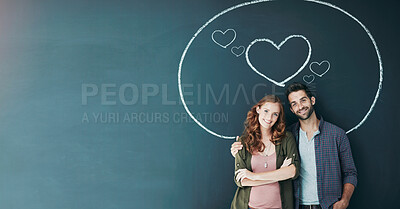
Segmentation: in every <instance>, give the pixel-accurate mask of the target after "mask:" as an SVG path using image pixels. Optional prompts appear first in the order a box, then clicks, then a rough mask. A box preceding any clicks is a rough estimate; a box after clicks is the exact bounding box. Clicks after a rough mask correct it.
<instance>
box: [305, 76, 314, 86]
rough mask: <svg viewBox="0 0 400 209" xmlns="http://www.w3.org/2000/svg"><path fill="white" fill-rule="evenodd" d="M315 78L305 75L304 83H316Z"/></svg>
mask: <svg viewBox="0 0 400 209" xmlns="http://www.w3.org/2000/svg"><path fill="white" fill-rule="evenodd" d="M314 79H315V76H314V75H305V76H303V81H304V82H306V83H307V84H310V83H312V82H313V81H314Z"/></svg>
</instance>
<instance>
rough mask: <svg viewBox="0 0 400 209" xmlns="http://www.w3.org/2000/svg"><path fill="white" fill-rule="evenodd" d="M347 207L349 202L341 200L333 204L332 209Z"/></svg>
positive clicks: (344, 208)
mask: <svg viewBox="0 0 400 209" xmlns="http://www.w3.org/2000/svg"><path fill="white" fill-rule="evenodd" d="M348 206H349V202H348V201H346V200H344V199H341V200H340V201H337V202H335V204H333V209H346V208H347V207H348Z"/></svg>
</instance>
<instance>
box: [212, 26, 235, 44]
mask: <svg viewBox="0 0 400 209" xmlns="http://www.w3.org/2000/svg"><path fill="white" fill-rule="evenodd" d="M226 37H228V38H226ZM229 37H231V39H230V40H229ZM211 39H212V40H213V41H214V43H216V44H217V45H218V46H220V47H222V48H224V49H226V47H228V46H229V45H231V43H233V42H234V41H235V39H236V31H235V30H234V29H231V28H230V29H227V30H226V31H225V32H222V31H221V30H215V31H214V32H213V33H212V34H211ZM215 39H218V40H219V42H218V41H216V40H215ZM223 39H228V43H220V42H223ZM225 42H227V40H225Z"/></svg>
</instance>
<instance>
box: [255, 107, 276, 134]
mask: <svg viewBox="0 0 400 209" xmlns="http://www.w3.org/2000/svg"><path fill="white" fill-rule="evenodd" d="M256 111H257V113H258V122H259V123H260V125H261V126H262V127H264V128H266V129H271V128H272V126H274V124H275V123H276V121H277V120H278V118H279V114H280V113H281V111H280V108H279V103H272V102H266V103H264V105H262V106H261V107H257V109H256Z"/></svg>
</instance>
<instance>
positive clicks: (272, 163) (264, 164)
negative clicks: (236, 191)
mask: <svg viewBox="0 0 400 209" xmlns="http://www.w3.org/2000/svg"><path fill="white" fill-rule="evenodd" d="M251 169H252V170H253V172H254V173H261V172H266V171H273V170H276V152H275V153H274V154H272V155H270V156H262V155H259V154H257V155H252V157H251ZM249 207H250V208H257V209H271V208H282V202H281V194H280V188H279V183H278V182H275V183H272V184H265V185H260V186H253V187H252V188H251V192H250V200H249Z"/></svg>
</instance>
